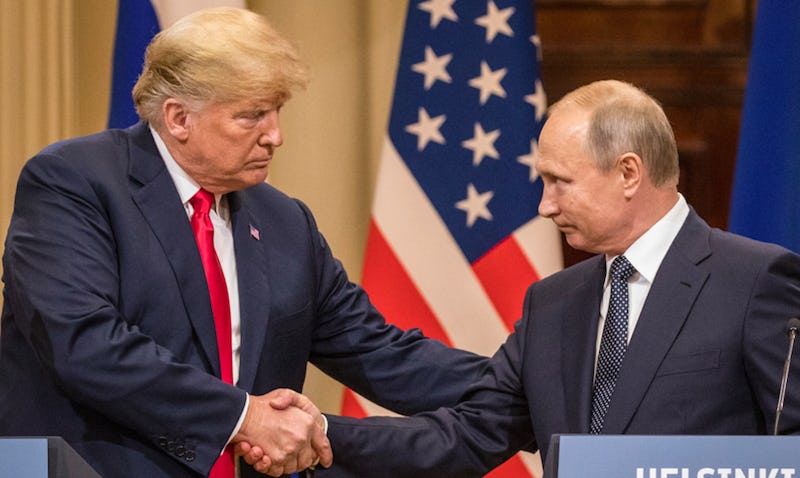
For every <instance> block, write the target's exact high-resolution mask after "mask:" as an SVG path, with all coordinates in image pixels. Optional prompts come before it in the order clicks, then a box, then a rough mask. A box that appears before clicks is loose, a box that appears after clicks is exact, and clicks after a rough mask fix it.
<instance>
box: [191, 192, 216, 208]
mask: <svg viewBox="0 0 800 478" xmlns="http://www.w3.org/2000/svg"><path fill="white" fill-rule="evenodd" d="M213 202H214V195H213V194H211V193H210V192H208V191H206V190H205V189H200V190H199V191H197V193H196V194H195V195H194V196H192V198H191V199H189V204H191V205H192V208H193V209H194V212H195V213H197V214H208V211H210V210H211V204H212V203H213Z"/></svg>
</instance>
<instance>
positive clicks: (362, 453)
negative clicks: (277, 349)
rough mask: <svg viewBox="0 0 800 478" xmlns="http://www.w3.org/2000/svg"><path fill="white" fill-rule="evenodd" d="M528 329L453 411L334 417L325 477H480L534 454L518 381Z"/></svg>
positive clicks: (510, 341)
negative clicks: (523, 454) (330, 456)
mask: <svg viewBox="0 0 800 478" xmlns="http://www.w3.org/2000/svg"><path fill="white" fill-rule="evenodd" d="M524 324H525V322H524V321H523V322H521V323H520V325H518V327H517V330H516V331H515V333H514V334H512V335H511V336H509V338H508V340H507V341H506V343H505V344H504V345H503V346H502V347H501V348H500V349H499V350H498V351H497V353H496V354H495V355H494V356H493V357H492V358H491V360H490V362H489V366H488V368H487V371H486V373H485V374H484V375H483V377H482V378H481V380H480V381H479V382H477V383H476V384H475V385H474V386H473V387H472V388H471V389H470V390H469V391H468V392H467V395H466V396H465V397H464V401H463V402H462V403H460V404H459V405H458V406H456V407H455V408H441V409H438V410H436V411H433V412H426V413H422V414H419V415H415V416H413V417H409V418H403V417H369V418H365V419H361V420H359V419H354V418H347V417H329V418H328V420H329V429H328V436H329V438H330V439H331V444H332V446H333V452H334V466H333V467H332V468H331V469H330V470H329V471H328V473H330V475H328V474H326V472H324V471H323V472H320V476H321V477H323V476H336V477H353V478H354V477H359V476H385V477H396V478H400V477H409V478H411V477H419V476H453V477H468V476H476V477H477V476H483V475H484V474H485V473H487V472H488V471H489V470H491V469H492V468H494V467H496V466H498V465H499V464H501V463H502V462H504V461H505V460H507V459H508V458H510V457H511V456H512V455H513V454H514V453H516V452H517V451H519V450H521V449H523V448H525V449H530V450H535V449H536V445H535V443H534V440H533V430H532V426H531V420H530V416H529V411H528V406H527V401H526V398H525V392H524V390H523V386H522V384H521V381H520V377H521V374H522V370H521V367H522V358H521V357H522V353H523V346H524V343H523V337H524V331H523V330H522V329H524Z"/></svg>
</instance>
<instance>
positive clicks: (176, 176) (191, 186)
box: [150, 126, 227, 218]
mask: <svg viewBox="0 0 800 478" xmlns="http://www.w3.org/2000/svg"><path fill="white" fill-rule="evenodd" d="M150 133H151V134H152V135H153V141H155V142H156V148H158V152H159V154H160V155H161V159H163V160H164V165H165V166H166V167H167V171H168V172H169V175H170V177H172V182H174V183H175V188H176V189H177V190H178V196H180V198H181V203H183V204H184V205H186V204H188V203H189V200H190V199H191V198H192V197H193V196H194V195H195V194H197V191H199V190H200V185H199V184H197V181H195V180H194V179H192V177H191V176H189V174H188V173H187V172H186V171H184V170H183V168H181V167H180V165H179V164H178V162H177V161H175V158H173V157H172V154H170V152H169V150H168V149H167V145H166V144H165V143H164V140H163V139H161V136H159V134H158V132H157V131H156V130H155V129H153V127H152V126H150ZM221 201H222V197H221V196H220V195H219V194H215V195H214V202H215V209H216V211H217V212H218V214H219V215H220V216H221V217H223V218H224V217H225V216H226V214H227V211H226V209H227V208H225V207H224V204H221Z"/></svg>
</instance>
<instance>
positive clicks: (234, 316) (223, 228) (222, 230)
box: [150, 127, 250, 453]
mask: <svg viewBox="0 0 800 478" xmlns="http://www.w3.org/2000/svg"><path fill="white" fill-rule="evenodd" d="M150 132H151V133H152V135H153V140H155V142H156V147H157V148H158V152H159V153H160V154H161V158H162V159H163V160H164V164H165V165H166V166H167V171H168V172H169V175H170V176H171V177H172V181H173V182H174V183H175V188H176V189H177V190H178V195H179V196H180V198H181V202H182V203H183V207H184V209H186V217H187V219H190V218H191V217H192V214H193V213H194V209H193V208H192V205H191V204H190V203H189V200H190V199H191V198H192V197H193V196H194V195H195V194H197V191H199V190H200V185H199V184H197V182H196V181H195V180H194V179H192V178H191V177H190V176H189V175H188V174H187V173H186V171H184V170H183V168H181V167H180V166H179V165H178V163H177V162H176V161H175V158H173V157H172V155H171V154H170V152H169V150H167V145H166V144H164V140H162V139H161V137H160V136H159V135H158V133H157V132H156V130H154V129H153V128H152V127H151V128H150ZM214 203H215V204H214V206H213V207H212V208H211V211H209V214H208V215H209V217H210V218H211V223H212V224H213V225H214V249H215V251H216V253H217V257H218V258H219V263H220V265H221V266H222V274H223V275H224V276H225V285H226V286H227V287H228V302H229V303H230V311H231V351H232V353H233V383H236V382H237V381H238V379H239V356H240V351H241V350H240V349H241V344H242V340H241V339H242V335H241V331H242V329H241V317H240V316H239V280H238V278H237V275H236V254H235V253H234V248H233V230H232V229H231V217H230V211H229V210H228V201H227V199H225V198H224V197H222V196H220V195H219V194H215V195H214ZM249 402H250V396H249V395H248V396H247V400H246V401H245V404H244V408H243V409H242V413H241V415H240V417H239V421H238V423H236V426H235V427H234V428H233V431H232V432H231V435H230V437H229V438H228V442H230V440H231V439H232V438H233V437H234V436H235V435H236V434H237V433H238V432H239V428H241V426H242V423H243V422H244V417H245V413H246V411H247V405H248V404H249ZM220 453H222V452H221V451H220Z"/></svg>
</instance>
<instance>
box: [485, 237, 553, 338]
mask: <svg viewBox="0 0 800 478" xmlns="http://www.w3.org/2000/svg"><path fill="white" fill-rule="evenodd" d="M472 270H473V271H474V272H475V275H476V276H477V277H478V280H479V281H480V282H481V285H483V288H484V290H485V291H486V294H487V295H488V296H489V299H491V301H492V303H493V304H494V307H495V308H496V309H497V312H498V313H499V314H500V317H502V319H503V322H505V324H506V327H508V330H513V329H514V323H515V322H516V321H517V320H519V318H520V314H521V313H522V300H523V299H524V298H525V290H526V289H527V288H528V286H529V285H530V284H531V283H532V282H536V281H537V280H539V275H538V274H537V273H536V270H535V269H534V268H533V266H532V265H531V263H530V262H528V259H527V257H526V256H525V253H524V252H522V249H521V248H520V247H519V244H517V241H516V240H514V238H513V237H512V236H509V237H507V238H505V239H503V240H502V241H500V242H499V243H497V245H496V246H494V247H493V248H492V249H491V250H490V251H489V252H487V253H486V254H485V255H484V256H483V257H481V258H480V259H478V260H477V261H475V263H474V264H472Z"/></svg>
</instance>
